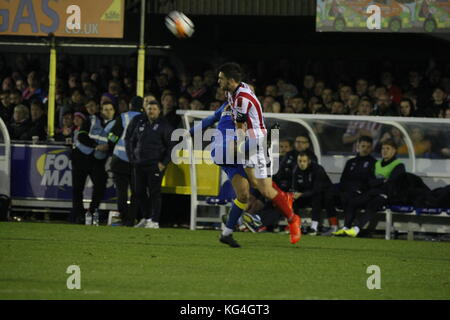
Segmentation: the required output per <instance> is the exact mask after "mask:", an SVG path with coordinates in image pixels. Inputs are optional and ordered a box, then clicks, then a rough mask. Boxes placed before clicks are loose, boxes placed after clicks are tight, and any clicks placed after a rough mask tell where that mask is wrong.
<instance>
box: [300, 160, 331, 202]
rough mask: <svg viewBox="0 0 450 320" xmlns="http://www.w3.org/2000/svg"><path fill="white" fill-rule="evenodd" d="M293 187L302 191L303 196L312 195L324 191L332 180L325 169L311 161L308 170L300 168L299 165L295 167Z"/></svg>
mask: <svg viewBox="0 0 450 320" xmlns="http://www.w3.org/2000/svg"><path fill="white" fill-rule="evenodd" d="M292 178H293V180H292V189H293V191H295V192H302V193H303V195H302V197H303V198H306V197H312V196H314V195H317V194H319V193H321V192H324V191H325V190H326V189H327V188H328V187H329V186H330V185H331V180H330V178H329V177H328V175H327V173H326V172H325V169H324V168H323V167H322V166H321V165H320V164H317V163H314V162H311V164H310V166H309V168H308V169H306V170H300V168H299V167H298V166H296V167H295V168H294V172H293V177H292Z"/></svg>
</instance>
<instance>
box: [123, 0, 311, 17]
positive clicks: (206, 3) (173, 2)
mask: <svg viewBox="0 0 450 320" xmlns="http://www.w3.org/2000/svg"><path fill="white" fill-rule="evenodd" d="M139 7H140V0H127V2H126V8H127V10H130V11H131V10H139ZM172 10H178V11H182V12H184V13H186V14H190V15H234V16H255V15H257V16H314V15H315V14H316V1H315V0H154V1H151V2H150V1H149V2H147V13H153V14H167V13H168V12H170V11H172Z"/></svg>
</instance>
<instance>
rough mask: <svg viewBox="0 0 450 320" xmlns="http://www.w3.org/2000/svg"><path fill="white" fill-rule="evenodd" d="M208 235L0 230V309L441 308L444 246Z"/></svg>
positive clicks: (447, 251) (35, 226)
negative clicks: (124, 303)
mask: <svg viewBox="0 0 450 320" xmlns="http://www.w3.org/2000/svg"><path fill="white" fill-rule="evenodd" d="M218 235H219V233H218V231H189V230H185V229H160V230H148V229H134V228H119V227H102V226H100V227H86V226H80V225H66V224H44V223H0V270H1V271H0V299H170V300H182V299H251V300H253V299H450V244H449V243H435V242H422V241H401V240H393V241H386V240H381V239H348V238H325V237H312V236H304V237H303V239H302V240H301V241H300V242H299V244H297V245H291V244H290V243H289V241H288V236H287V235H285V234H269V233H266V234H251V233H237V234H236V235H235V238H236V239H237V240H238V241H239V242H240V243H241V245H242V246H243V247H242V248H240V249H232V248H229V247H227V246H225V245H223V244H221V243H219V242H218ZM69 265H78V266H80V268H81V290H69V289H67V287H66V280H67V277H68V276H69V274H66V269H67V267H68V266H69ZM370 265H378V266H379V267H380V268H381V289H380V290H369V289H367V287H366V281H367V278H368V277H369V276H370V275H369V274H367V273H366V270H367V267H368V266H370Z"/></svg>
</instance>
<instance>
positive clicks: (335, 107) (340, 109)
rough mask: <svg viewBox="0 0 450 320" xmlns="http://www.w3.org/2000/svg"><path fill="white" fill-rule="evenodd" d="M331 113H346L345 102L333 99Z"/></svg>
mask: <svg viewBox="0 0 450 320" xmlns="http://www.w3.org/2000/svg"><path fill="white" fill-rule="evenodd" d="M330 114H341V115H342V114H346V112H345V106H344V103H343V102H342V101H339V100H336V101H333V104H332V105H331V112H330Z"/></svg>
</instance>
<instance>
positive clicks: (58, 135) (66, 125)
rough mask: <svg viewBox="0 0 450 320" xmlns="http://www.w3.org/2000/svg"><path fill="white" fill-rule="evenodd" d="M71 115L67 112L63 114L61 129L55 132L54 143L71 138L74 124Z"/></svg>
mask: <svg viewBox="0 0 450 320" xmlns="http://www.w3.org/2000/svg"><path fill="white" fill-rule="evenodd" d="M73 120H74V119H73V113H72V112H70V111H68V112H66V113H64V114H63V117H62V127H61V128H57V129H56V130H55V141H64V142H65V141H67V139H68V138H71V139H72V138H73V131H74V124H73Z"/></svg>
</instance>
